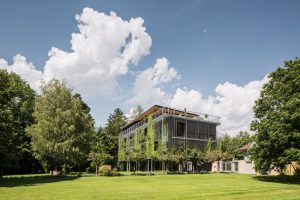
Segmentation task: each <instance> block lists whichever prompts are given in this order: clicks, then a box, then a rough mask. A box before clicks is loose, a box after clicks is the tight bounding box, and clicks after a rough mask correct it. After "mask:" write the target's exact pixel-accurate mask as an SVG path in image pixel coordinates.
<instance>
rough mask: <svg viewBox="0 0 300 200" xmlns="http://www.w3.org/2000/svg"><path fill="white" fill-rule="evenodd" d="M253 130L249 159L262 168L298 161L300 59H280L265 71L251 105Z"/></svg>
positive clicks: (282, 166)
mask: <svg viewBox="0 0 300 200" xmlns="http://www.w3.org/2000/svg"><path fill="white" fill-rule="evenodd" d="M253 110H254V113H255V116H254V119H253V121H252V124H251V128H252V130H254V131H256V133H257V134H256V145H255V147H254V148H253V152H252V159H253V160H254V161H255V168H256V170H258V171H261V172H264V171H267V170H269V169H270V167H271V166H275V167H279V168H281V169H282V168H284V166H285V165H286V164H289V163H291V162H292V161H298V162H299V161H300V123H299V122H300V59H299V58H296V59H295V60H290V61H287V62H285V63H284V67H281V68H278V69H277V70H275V71H274V72H272V73H271V74H270V75H269V81H268V83H266V84H265V85H264V86H263V88H262V90H261V94H260V98H259V99H258V100H257V101H256V102H255V106H254V107H253Z"/></svg>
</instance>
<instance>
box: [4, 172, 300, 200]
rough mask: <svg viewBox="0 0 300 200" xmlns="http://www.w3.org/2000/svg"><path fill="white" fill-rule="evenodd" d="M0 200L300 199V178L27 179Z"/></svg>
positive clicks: (8, 186) (12, 183)
mask: <svg viewBox="0 0 300 200" xmlns="http://www.w3.org/2000/svg"><path fill="white" fill-rule="evenodd" d="M0 199H5V200H9V199H22V200H26V199H72V200H73V199H84V200H88V199H213V200H217V199H289V200H292V199H300V180H299V177H257V176H251V175H240V174H199V175H157V176H121V177H47V176H45V177H37V178H32V177H29V178H27V177H23V178H21V179H4V180H0Z"/></svg>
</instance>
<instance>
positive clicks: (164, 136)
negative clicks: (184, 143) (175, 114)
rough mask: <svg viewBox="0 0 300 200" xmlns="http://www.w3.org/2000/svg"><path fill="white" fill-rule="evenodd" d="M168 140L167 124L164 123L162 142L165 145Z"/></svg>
mask: <svg viewBox="0 0 300 200" xmlns="http://www.w3.org/2000/svg"><path fill="white" fill-rule="evenodd" d="M167 142H168V124H167V123H165V124H164V125H163V129H162V144H163V145H165V146H166V145H167Z"/></svg>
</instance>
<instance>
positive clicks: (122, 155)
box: [118, 136, 125, 161]
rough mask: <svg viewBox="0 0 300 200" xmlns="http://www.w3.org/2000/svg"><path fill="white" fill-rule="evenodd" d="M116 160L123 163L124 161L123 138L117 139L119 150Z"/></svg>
mask: <svg viewBox="0 0 300 200" xmlns="http://www.w3.org/2000/svg"><path fill="white" fill-rule="evenodd" d="M118 160H119V161H124V160H125V141H124V137H121V136H120V137H119V148H118Z"/></svg>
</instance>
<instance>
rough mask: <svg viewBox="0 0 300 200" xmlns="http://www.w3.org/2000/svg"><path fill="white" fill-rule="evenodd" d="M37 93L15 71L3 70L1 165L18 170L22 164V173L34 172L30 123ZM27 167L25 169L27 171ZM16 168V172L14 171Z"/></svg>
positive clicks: (0, 86) (0, 85)
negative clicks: (27, 131) (26, 132)
mask: <svg viewBox="0 0 300 200" xmlns="http://www.w3.org/2000/svg"><path fill="white" fill-rule="evenodd" d="M34 99H35V93H34V91H33V90H32V89H31V88H30V86H29V85H28V84H27V83H26V82H25V81H24V80H22V79H21V77H20V76H18V75H17V74H15V73H8V72H7V71H5V70H0V168H1V175H3V174H4V171H8V170H11V172H14V173H16V166H17V167H18V166H19V163H22V169H23V170H22V172H27V173H30V172H31V168H32V167H33V166H32V164H34V163H36V161H35V160H34V159H33V157H32V156H31V155H32V152H31V147H30V138H29V137H28V136H27V135H26V134H25V128H26V126H28V125H30V124H32V123H33V117H32V112H33V107H34ZM24 169H25V170H24ZM12 170H14V171H12Z"/></svg>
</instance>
